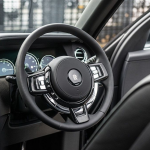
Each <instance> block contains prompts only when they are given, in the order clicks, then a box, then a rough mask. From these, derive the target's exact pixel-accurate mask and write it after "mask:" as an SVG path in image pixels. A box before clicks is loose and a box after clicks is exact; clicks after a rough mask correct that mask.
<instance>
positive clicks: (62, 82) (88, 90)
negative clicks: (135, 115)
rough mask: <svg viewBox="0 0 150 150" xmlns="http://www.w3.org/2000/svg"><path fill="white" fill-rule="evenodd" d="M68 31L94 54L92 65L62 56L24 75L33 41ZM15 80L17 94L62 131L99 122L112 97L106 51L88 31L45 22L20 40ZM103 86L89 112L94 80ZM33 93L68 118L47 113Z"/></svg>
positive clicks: (110, 72) (34, 110) (80, 128)
mask: <svg viewBox="0 0 150 150" xmlns="http://www.w3.org/2000/svg"><path fill="white" fill-rule="evenodd" d="M54 31H59V32H65V33H70V34H72V35H74V36H76V37H78V38H79V39H80V40H82V41H83V42H84V44H86V45H87V46H88V47H89V49H90V50H93V51H94V53H95V54H96V62H95V63H94V64H86V63H83V62H81V61H80V60H78V59H76V58H74V57H70V56H61V57H57V58H55V59H53V60H52V61H51V62H50V63H49V64H48V65H47V66H46V67H45V68H44V69H42V70H39V71H38V72H35V73H33V74H27V73H26V71H25V69H24V60H25V56H26V53H27V51H28V50H29V48H30V46H31V45H32V43H33V42H34V41H35V40H36V39H37V38H39V37H40V36H41V35H43V34H45V33H49V32H54ZM16 80H17V84H18V88H19V91H20V94H21V96H22V98H23V100H24V101H25V103H26V105H27V106H28V107H29V109H30V110H31V111H32V112H33V113H34V114H35V115H36V116H37V117H38V118H39V119H40V120H41V121H43V122H44V123H45V124H47V125H49V126H51V127H53V128H56V129H58V130H64V131H80V130H85V129H87V128H90V127H91V126H93V125H95V124H96V123H98V122H99V121H100V120H101V119H102V118H103V117H104V116H105V114H106V112H107V110H108V108H109V106H110V104H111V100H112V96H113V89H114V82H113V74H112V70H111V66H110V63H109V61H108V58H107V56H106V54H105V52H104V51H103V50H102V49H101V47H100V46H99V44H98V43H97V42H96V41H95V39H94V38H92V37H91V36H90V35H89V34H87V33H86V32H84V31H83V30H81V29H78V28H76V27H74V26H70V25H65V24H50V25H45V26H42V27H40V28H38V29H37V30H35V31H34V32H32V33H31V34H30V35H29V36H28V37H27V38H26V40H25V41H24V42H23V44H22V46H21V48H20V50H19V53H18V56H17V61H16ZM98 82H101V83H102V84H103V85H104V87H105V91H106V92H105V98H104V99H103V101H102V103H101V106H100V108H99V110H98V111H97V112H96V113H95V114H89V113H88V105H89V104H90V102H93V101H92V100H93V95H94V94H93V93H94V90H95V85H96V83H98ZM35 95H43V96H44V97H45V99H46V100H47V102H48V103H49V104H50V105H51V106H52V107H53V108H54V109H55V110H57V111H59V112H62V113H64V114H66V115H67V116H68V117H67V120H66V121H65V122H63V123H62V122H59V121H56V120H54V119H53V118H51V117H49V116H48V115H46V114H45V113H44V112H43V111H42V110H41V109H40V108H39V107H38V106H37V105H36V103H35V97H34V96H35Z"/></svg>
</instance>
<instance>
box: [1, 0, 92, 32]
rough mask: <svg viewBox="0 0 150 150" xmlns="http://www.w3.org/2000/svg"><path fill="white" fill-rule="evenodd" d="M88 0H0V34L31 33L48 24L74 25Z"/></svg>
mask: <svg viewBox="0 0 150 150" xmlns="http://www.w3.org/2000/svg"><path fill="white" fill-rule="evenodd" d="M89 1H90V0H0V33H4V32H9V33H11V32H15V33H16V32H21V33H22V32H32V31H33V30H34V29H36V28H38V27H40V26H42V25H45V24H50V23H66V24H70V25H75V23H76V22H77V20H78V19H79V17H80V16H81V14H82V12H83V10H84V9H85V7H86V6H87V4H88V3H89Z"/></svg>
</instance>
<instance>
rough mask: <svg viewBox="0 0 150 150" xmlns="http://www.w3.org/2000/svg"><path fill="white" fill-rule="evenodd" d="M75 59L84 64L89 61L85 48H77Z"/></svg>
mask: <svg viewBox="0 0 150 150" xmlns="http://www.w3.org/2000/svg"><path fill="white" fill-rule="evenodd" d="M74 54H75V57H76V58H77V59H79V60H81V61H83V62H85V61H86V60H87V53H86V51H85V50H84V49H83V48H77V49H76V50H75V52H74Z"/></svg>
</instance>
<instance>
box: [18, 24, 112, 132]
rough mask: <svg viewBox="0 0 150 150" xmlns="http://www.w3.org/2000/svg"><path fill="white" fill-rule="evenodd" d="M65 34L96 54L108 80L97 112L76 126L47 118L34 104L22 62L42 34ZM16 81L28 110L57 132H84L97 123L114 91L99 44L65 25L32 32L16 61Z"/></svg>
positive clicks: (50, 26)
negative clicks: (55, 32)
mask: <svg viewBox="0 0 150 150" xmlns="http://www.w3.org/2000/svg"><path fill="white" fill-rule="evenodd" d="M54 31H59V32H65V33H70V34H72V35H74V36H76V37H78V38H79V39H80V40H82V41H83V42H84V43H85V44H86V45H87V46H88V47H89V48H90V49H91V50H93V51H94V53H95V54H96V62H97V63H99V62H101V63H103V65H104V66H105V68H106V70H107V73H108V78H107V79H106V80H104V81H103V84H104V86H105V90H106V92H105V98H104V100H103V102H102V104H101V106H100V109H99V111H97V112H96V113H95V114H93V115H89V118H90V120H89V121H88V122H85V123H82V124H76V123H74V122H72V121H71V120H68V121H66V122H65V123H61V122H58V121H56V120H54V119H52V118H50V117H49V116H47V115H46V114H45V113H44V112H43V111H42V110H41V109H40V108H39V107H38V106H37V105H36V103H35V101H34V97H33V96H32V95H31V94H30V92H29V90H28V86H27V73H26V72H25V69H24V60H25V56H26V53H27V51H28V50H29V48H30V46H31V45H32V43H33V42H34V41H35V40H36V39H37V38H39V37H40V36H42V35H43V34H46V33H49V32H54ZM16 80H17V85H18V88H19V91H20V94H21V96H22V98H23V100H24V101H25V103H26V105H27V106H28V107H29V108H30V110H31V111H32V112H33V113H34V114H35V115H36V116H37V117H38V118H39V119H40V120H42V121H43V122H44V123H45V124H47V125H49V126H51V127H53V128H56V129H58V130H64V131H80V130H85V129H87V128H90V127H91V126H93V125H95V124H96V123H98V122H99V121H100V120H101V119H102V118H103V117H104V115H105V114H106V112H107V110H108V109H109V106H110V104H111V100H112V97H113V90H114V82H113V73H112V69H111V66H110V63H109V61H108V58H107V56H106V54H105V52H104V51H103V50H102V49H101V47H100V46H99V44H98V43H97V42H96V40H95V39H94V38H92V37H91V36H90V35H89V34H87V33H86V32H84V31H83V30H81V29H78V28H76V27H74V26H70V25H66V24H49V25H45V26H42V27H40V28H38V29H36V30H35V31H34V32H32V33H31V34H30V35H29V36H28V37H27V38H26V39H25V41H24V42H23V44H22V46H21V48H20V50H19V53H18V56H17V61H16Z"/></svg>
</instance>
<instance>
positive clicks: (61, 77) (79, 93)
mask: <svg viewBox="0 0 150 150" xmlns="http://www.w3.org/2000/svg"><path fill="white" fill-rule="evenodd" d="M49 67H50V68H51V86H52V88H53V92H55V93H56V95H57V96H58V97H59V98H60V99H61V100H62V101H64V102H65V103H68V104H77V103H78V104H80V103H81V104H83V103H84V102H85V101H86V98H87V97H88V96H89V94H90V93H91V90H92V86H93V80H92V74H91V71H90V69H89V68H88V67H87V66H86V64H84V63H82V62H81V61H79V60H78V59H75V58H73V57H66V56H62V57H58V58H56V59H54V60H53V61H51V62H50V63H49ZM61 104H62V103H61ZM63 105H65V104H63Z"/></svg>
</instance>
